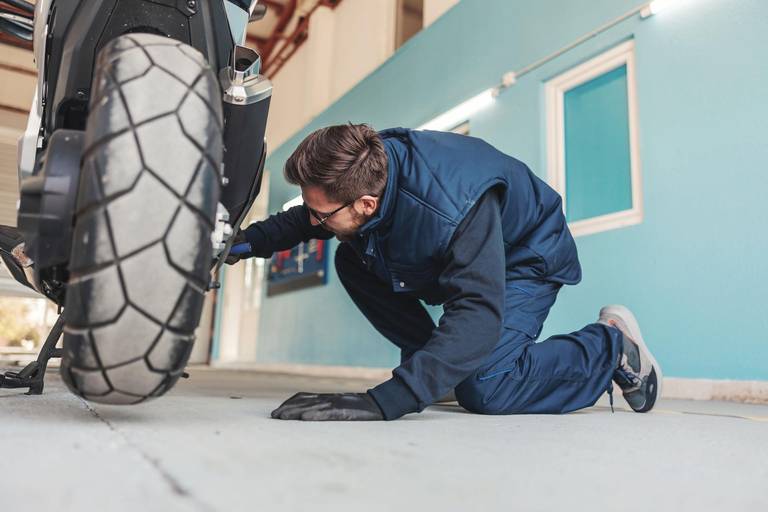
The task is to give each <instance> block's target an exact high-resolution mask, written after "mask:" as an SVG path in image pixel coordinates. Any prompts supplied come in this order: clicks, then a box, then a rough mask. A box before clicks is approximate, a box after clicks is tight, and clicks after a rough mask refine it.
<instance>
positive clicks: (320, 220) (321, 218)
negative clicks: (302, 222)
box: [304, 199, 357, 226]
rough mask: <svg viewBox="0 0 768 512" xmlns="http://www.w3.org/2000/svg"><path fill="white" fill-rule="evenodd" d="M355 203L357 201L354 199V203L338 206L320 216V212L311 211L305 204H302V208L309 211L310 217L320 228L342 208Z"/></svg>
mask: <svg viewBox="0 0 768 512" xmlns="http://www.w3.org/2000/svg"><path fill="white" fill-rule="evenodd" d="M355 201H357V199H355V200H354V201H350V202H348V203H347V204H344V205H341V206H339V207H338V208H336V209H335V210H333V211H332V212H331V213H324V214H321V213H320V212H318V211H315V210H313V209H312V208H310V207H309V206H307V205H306V203H305V204H304V206H307V210H309V214H310V215H312V216H313V217H314V218H315V220H316V221H317V223H318V224H319V225H321V226H322V225H323V224H325V221H327V220H328V219H330V218H331V217H332V216H333V215H335V214H337V213H339V212H340V211H341V210H343V209H344V208H346V207H348V206H351V205H352V204H353V203H354V202H355Z"/></svg>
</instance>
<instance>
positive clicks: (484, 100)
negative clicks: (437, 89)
mask: <svg viewBox="0 0 768 512" xmlns="http://www.w3.org/2000/svg"><path fill="white" fill-rule="evenodd" d="M495 91H496V88H495V87H492V88H490V89H487V90H485V91H483V92H481V93H480V94H478V95H477V96H473V97H472V98H470V99H468V100H467V101H465V102H464V103H461V104H459V105H457V106H455V107H453V108H452V109H451V110H449V111H447V112H445V113H444V114H440V115H439V116H437V117H436V118H434V119H432V120H431V121H429V122H427V123H424V124H423V125H421V126H419V127H418V128H417V129H418V130H450V129H451V128H454V127H456V126H458V125H459V124H461V123H463V122H465V121H467V120H468V119H469V118H470V117H471V116H472V115H473V114H475V113H477V112H479V111H480V110H482V109H484V108H485V107H487V106H488V105H490V104H491V103H493V100H494V99H495V97H496V95H495V94H494V93H495Z"/></svg>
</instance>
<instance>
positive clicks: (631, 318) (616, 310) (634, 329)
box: [600, 304, 664, 412]
mask: <svg viewBox="0 0 768 512" xmlns="http://www.w3.org/2000/svg"><path fill="white" fill-rule="evenodd" d="M603 313H606V314H608V315H613V316H617V317H619V318H621V319H622V320H623V321H624V324H625V325H626V326H627V329H628V330H629V336H630V338H632V340H633V341H634V342H635V343H637V346H638V347H640V351H641V352H642V353H643V355H644V356H645V357H647V358H648V359H650V361H651V369H652V371H654V372H655V373H656V393H655V394H654V396H653V398H652V399H651V400H650V402H651V403H650V406H648V405H646V407H647V408H646V407H643V409H640V410H639V411H636V412H648V411H650V410H651V409H652V408H653V406H654V405H656V401H657V400H658V399H659V397H661V392H662V387H663V382H664V376H663V375H662V373H661V366H659V363H658V362H657V361H656V358H655V357H653V354H652V353H651V351H650V350H649V349H648V345H646V344H645V341H644V340H643V335H642V334H641V333H640V325H639V324H638V323H637V319H636V318H635V315H633V314H632V312H631V311H630V310H629V309H628V308H627V307H626V306H621V305H619V304H615V305H611V306H605V307H603V308H601V309H600V316H601V317H602V316H603Z"/></svg>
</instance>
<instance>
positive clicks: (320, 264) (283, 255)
mask: <svg viewBox="0 0 768 512" xmlns="http://www.w3.org/2000/svg"><path fill="white" fill-rule="evenodd" d="M328 245H329V241H328V240H310V241H309V242H307V243H303V242H302V243H300V244H299V245H297V246H296V247H294V248H293V249H290V250H287V251H280V252H276V253H275V254H273V255H272V260H271V261H270V265H269V276H268V277H267V297H271V296H273V295H278V294H280V293H285V292H290V291H293V290H299V289H301V288H308V287H310V286H317V285H322V284H325V283H326V282H327V280H328Z"/></svg>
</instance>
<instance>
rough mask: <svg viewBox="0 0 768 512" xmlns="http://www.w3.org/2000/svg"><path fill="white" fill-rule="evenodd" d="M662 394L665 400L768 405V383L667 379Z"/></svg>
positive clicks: (759, 381)
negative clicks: (680, 399)
mask: <svg viewBox="0 0 768 512" xmlns="http://www.w3.org/2000/svg"><path fill="white" fill-rule="evenodd" d="M662 393H663V395H662V396H663V397H664V398H684V399H689V400H727V401H731V402H745V403H751V404H768V381H765V380H714V379H681V378H677V377H666V378H665V379H664V388H663V391H662Z"/></svg>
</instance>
